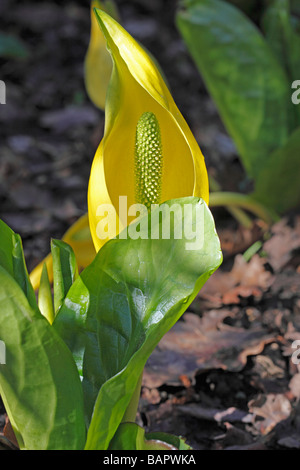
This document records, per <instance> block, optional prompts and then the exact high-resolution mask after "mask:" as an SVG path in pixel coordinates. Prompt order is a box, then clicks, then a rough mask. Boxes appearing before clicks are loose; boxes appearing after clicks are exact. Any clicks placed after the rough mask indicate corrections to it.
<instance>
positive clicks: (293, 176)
mask: <svg viewBox="0 0 300 470" xmlns="http://www.w3.org/2000/svg"><path fill="white" fill-rule="evenodd" d="M253 197H255V198H256V199H258V200H259V201H260V202H262V203H264V204H265V205H267V206H268V207H270V208H274V209H276V210H278V211H280V212H284V211H286V210H288V209H291V208H293V207H297V206H298V205H299V203H300V127H299V128H298V129H297V130H296V131H295V132H293V134H292V135H291V137H290V138H289V140H288V141H287V143H286V144H285V145H284V146H283V147H282V148H280V149H278V150H275V151H274V152H273V153H272V155H271V156H270V159H269V160H268V161H267V162H266V164H265V166H264V167H263V168H262V169H261V171H260V174H259V175H258V177H257V180H256V185H255V192H254V194H253Z"/></svg>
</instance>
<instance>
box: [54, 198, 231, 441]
mask: <svg viewBox="0 0 300 470" xmlns="http://www.w3.org/2000/svg"><path fill="white" fill-rule="evenodd" d="M185 205H187V206H188V205H189V206H190V207H191V209H192V213H191V215H190V218H189V226H190V227H193V230H195V228H197V230H198V232H197V233H198V234H199V237H200V238H201V243H200V245H199V246H198V247H197V249H195V248H194V249H192V250H191V249H186V248H187V245H186V243H187V242H188V243H189V241H188V238H187V236H183V237H181V238H176V237H177V235H176V234H177V233H178V232H177V230H178V229H180V228H181V229H182V226H183V224H184V223H185V222H187V220H188V217H183V209H184V207H185ZM162 206H163V207H162ZM162 210H166V211H167V212H168V211H170V213H171V214H172V213H173V219H172V217H171V220H174V226H172V225H173V224H171V226H172V227H171V228H172V230H171V232H170V236H169V239H162V238H161V237H160V238H158V239H155V238H153V233H154V234H155V233H160V232H159V231H161V230H162V228H163V222H162V220H161V219H160V220H158V219H156V222H154V218H155V217H156V216H157V214H159V212H160V211H162ZM155 211H156V212H155ZM155 211H154V212H151V214H149V215H146V216H144V217H143V218H141V219H139V220H138V221H136V222H135V223H133V224H131V225H130V226H129V227H128V228H127V229H125V231H124V232H122V233H121V234H120V235H119V236H118V237H117V238H116V239H113V240H111V241H109V242H107V243H106V244H105V245H104V246H103V248H102V249H101V250H100V251H99V252H98V254H97V256H96V258H95V260H94V261H93V262H92V264H91V265H90V266H89V267H87V268H86V269H85V270H84V271H83V272H82V273H81V275H80V276H79V278H78V280H77V281H76V282H75V283H74V284H73V286H72V287H71V289H70V291H69V292H68V295H67V297H66V299H65V302H64V304H63V305H62V307H61V310H60V312H59V313H58V315H57V317H56V319H55V321H54V326H55V327H56V328H57V330H58V331H59V333H60V335H61V336H62V338H63V339H64V341H65V342H66V343H67V344H68V345H69V347H70V349H71V350H73V351H74V350H75V355H77V354H78V351H81V353H82V352H84V358H83V376H84V379H83V386H84V394H85V401H86V406H87V415H88V420H89V419H90V417H91V414H92V412H93V414H92V419H91V422H90V427H89V431H88V438H87V444H86V449H94V450H97V449H102V450H104V449H107V448H108V445H109V443H110V441H111V439H112V437H113V435H114V434H115V432H116V430H117V428H118V426H119V424H120V422H121V421H122V418H123V415H124V410H126V408H127V406H128V404H129V402H130V400H131V398H132V396H133V394H134V391H135V388H136V385H137V383H138V381H139V379H140V376H141V374H142V371H143V368H144V365H145V363H146V361H147V359H148V357H149V356H150V354H151V353H152V351H153V349H154V348H155V347H156V345H157V344H158V342H159V341H160V339H161V338H162V336H163V335H164V334H165V333H166V332H167V331H168V330H169V329H170V328H171V327H172V326H173V325H174V323H175V322H176V321H177V320H178V319H179V318H180V316H181V315H182V314H183V313H184V311H185V310H186V309H187V308H188V306H189V305H190V303H191V302H192V300H193V299H194V298H195V296H196V295H197V293H198V292H199V290H200V289H201V287H202V286H203V284H204V283H205V282H206V280H207V279H208V278H209V277H210V275H211V274H212V273H213V272H214V271H215V270H216V269H217V268H218V266H219V265H220V264H221V261H222V254H221V251H220V243H219V239H218V237H217V234H216V232H215V227H214V222H213V218H212V216H211V213H210V211H209V209H208V208H207V206H206V204H205V203H204V202H203V201H202V200H201V199H199V198H182V199H178V200H172V201H168V202H167V203H164V204H162V205H161V206H160V207H159V208H157V209H156V210H155ZM149 217H151V220H152V224H150V223H149V222H150V220H149ZM150 225H151V228H150ZM151 229H152V230H154V232H151ZM156 230H157V231H158V232H156ZM139 231H140V238H137V239H133V238H134V236H135V234H136V233H137V232H139ZM151 233H152V239H151ZM127 235H128V236H127ZM124 236H125V239H124ZM126 237H127V238H126ZM72 332H74V334H76V335H77V338H80V341H77V342H75V343H74V341H73V339H72V338H73V337H74V334H72ZM99 390H100V392H99ZM95 400H96V403H95ZM94 405H95V406H94ZM93 409H94V411H93Z"/></svg>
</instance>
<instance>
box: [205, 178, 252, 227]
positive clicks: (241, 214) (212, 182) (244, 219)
mask: <svg viewBox="0 0 300 470" xmlns="http://www.w3.org/2000/svg"><path fill="white" fill-rule="evenodd" d="M209 187H210V190H211V191H214V192H219V191H221V186H220V185H219V183H218V181H217V180H216V179H215V178H214V177H213V176H212V175H209ZM226 209H227V210H228V212H229V213H230V214H231V215H232V217H234V218H235V219H236V220H237V221H238V222H239V224H241V225H242V226H243V227H245V228H248V229H249V228H251V227H252V225H253V221H252V219H251V218H250V217H249V216H248V215H247V214H246V212H245V211H243V209H241V208H240V207H226Z"/></svg>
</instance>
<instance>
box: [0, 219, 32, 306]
mask: <svg viewBox="0 0 300 470" xmlns="http://www.w3.org/2000/svg"><path fill="white" fill-rule="evenodd" d="M0 266H1V267H2V268H3V269H5V270H6V271H7V272H8V273H9V274H10V275H11V276H12V277H13V278H14V279H15V280H16V281H17V283H18V284H19V286H20V287H21V289H22V290H23V292H24V294H25V295H26V297H27V299H28V301H29V303H30V306H31V307H32V308H33V309H35V310H38V306H37V302H36V297H35V293H34V290H33V287H32V285H31V282H30V279H29V275H28V271H27V267H26V263H25V259H24V253H23V246H22V240H21V237H20V235H18V234H16V233H15V232H14V231H13V230H12V229H11V228H10V227H9V226H8V225H6V224H5V223H4V222H3V221H2V220H0Z"/></svg>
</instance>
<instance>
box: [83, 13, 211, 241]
mask: <svg viewBox="0 0 300 470" xmlns="http://www.w3.org/2000/svg"><path fill="white" fill-rule="evenodd" d="M94 11H95V13H96V15H97V18H98V21H99V24H100V26H101V29H102V31H103V34H104V36H105V38H106V41H107V45H108V49H109V50H110V53H111V56H112V59H113V71H112V75H111V81H110V85H109V88H108V92H107V100H106V107H105V130H104V137H103V139H102V141H101V143H100V145H99V147H98V149H97V152H96V155H95V157H94V161H93V165H92V169H91V174H90V181H89V190H88V212H89V223H90V229H91V234H92V238H93V242H94V244H95V248H96V250H99V249H100V248H101V246H102V245H103V244H104V243H105V240H100V239H99V238H98V236H97V233H96V231H97V224H98V222H99V221H100V219H101V217H100V216H99V215H98V216H97V213H98V214H99V206H101V205H102V204H112V205H113V206H114V207H115V209H116V211H118V205H119V196H127V203H128V207H129V206H131V205H132V204H135V203H136V202H137V201H136V199H135V194H136V193H135V187H136V185H135V184H136V181H135V172H134V156H135V138H136V127H137V123H138V121H139V119H140V117H141V116H142V115H143V114H144V113H145V112H150V113H153V114H154V115H155V116H156V119H157V120H158V123H159V127H160V132H161V144H162V153H163V169H162V178H161V201H160V202H164V201H166V200H169V199H174V198H179V197H186V196H192V195H194V196H198V197H201V198H203V199H204V200H205V202H206V203H208V199H209V188H208V177H207V171H206V166H205V161H204V157H203V155H202V153H201V150H200V148H199V146H198V144H197V142H196V140H195V138H194V136H193V135H192V133H191V130H190V129H189V127H188V125H187V123H186V121H185V120H184V118H183V116H182V115H181V113H180V111H179V110H178V108H177V106H176V104H175V103H174V100H173V98H172V96H171V94H170V92H169V90H168V88H167V86H166V84H165V82H164V80H163V78H162V76H161V74H160V72H159V71H158V69H157V66H156V65H155V64H154V62H153V60H152V59H151V58H150V56H149V55H148V54H147V52H145V50H144V49H143V48H142V47H141V46H140V45H139V44H138V43H137V42H136V41H135V40H134V39H133V38H132V37H131V36H130V35H129V34H128V33H127V32H126V31H125V30H124V28H122V27H121V26H120V25H119V24H118V23H117V21H115V20H114V19H113V18H111V17H110V16H109V15H108V14H107V13H105V12H104V11H102V10H99V9H95V10H94ZM121 222H122V221H121ZM121 228H122V223H121V225H120V226H119V230H121Z"/></svg>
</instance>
